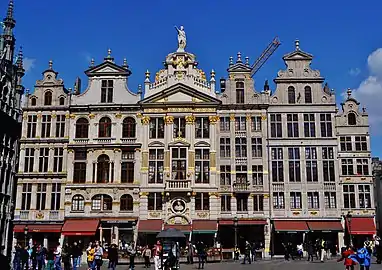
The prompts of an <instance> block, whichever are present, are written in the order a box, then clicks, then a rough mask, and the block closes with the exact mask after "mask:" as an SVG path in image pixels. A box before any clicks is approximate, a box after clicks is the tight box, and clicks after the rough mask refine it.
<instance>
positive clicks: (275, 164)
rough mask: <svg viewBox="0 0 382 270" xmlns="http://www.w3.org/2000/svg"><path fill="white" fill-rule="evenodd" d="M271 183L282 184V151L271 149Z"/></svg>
mask: <svg viewBox="0 0 382 270" xmlns="http://www.w3.org/2000/svg"><path fill="white" fill-rule="evenodd" d="M271 158H272V182H284V161H283V149H282V148H271Z"/></svg>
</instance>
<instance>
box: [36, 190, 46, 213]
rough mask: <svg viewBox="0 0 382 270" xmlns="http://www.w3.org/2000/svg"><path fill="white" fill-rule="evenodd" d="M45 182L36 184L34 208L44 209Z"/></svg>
mask: <svg viewBox="0 0 382 270" xmlns="http://www.w3.org/2000/svg"><path fill="white" fill-rule="evenodd" d="M46 186H47V184H37V201H36V210H45V205H46Z"/></svg>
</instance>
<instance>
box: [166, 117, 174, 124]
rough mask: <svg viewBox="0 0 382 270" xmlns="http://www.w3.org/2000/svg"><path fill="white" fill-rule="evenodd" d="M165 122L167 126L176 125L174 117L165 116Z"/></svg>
mask: <svg viewBox="0 0 382 270" xmlns="http://www.w3.org/2000/svg"><path fill="white" fill-rule="evenodd" d="M164 122H165V123H166V125H172V124H174V116H165V117H164Z"/></svg>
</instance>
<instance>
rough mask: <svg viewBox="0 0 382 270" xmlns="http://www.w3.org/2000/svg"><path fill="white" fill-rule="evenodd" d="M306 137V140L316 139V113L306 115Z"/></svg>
mask: <svg viewBox="0 0 382 270" xmlns="http://www.w3.org/2000/svg"><path fill="white" fill-rule="evenodd" d="M304 136H305V137H306V138H314V137H316V120H315V117H314V113H307V114H304Z"/></svg>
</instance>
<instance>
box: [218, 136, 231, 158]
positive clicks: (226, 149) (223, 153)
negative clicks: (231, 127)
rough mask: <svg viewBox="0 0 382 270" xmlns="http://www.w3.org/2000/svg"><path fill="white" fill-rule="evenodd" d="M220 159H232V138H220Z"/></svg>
mask: <svg viewBox="0 0 382 270" xmlns="http://www.w3.org/2000/svg"><path fill="white" fill-rule="evenodd" d="M220 157H221V158H230V157H231V138H220Z"/></svg>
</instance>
